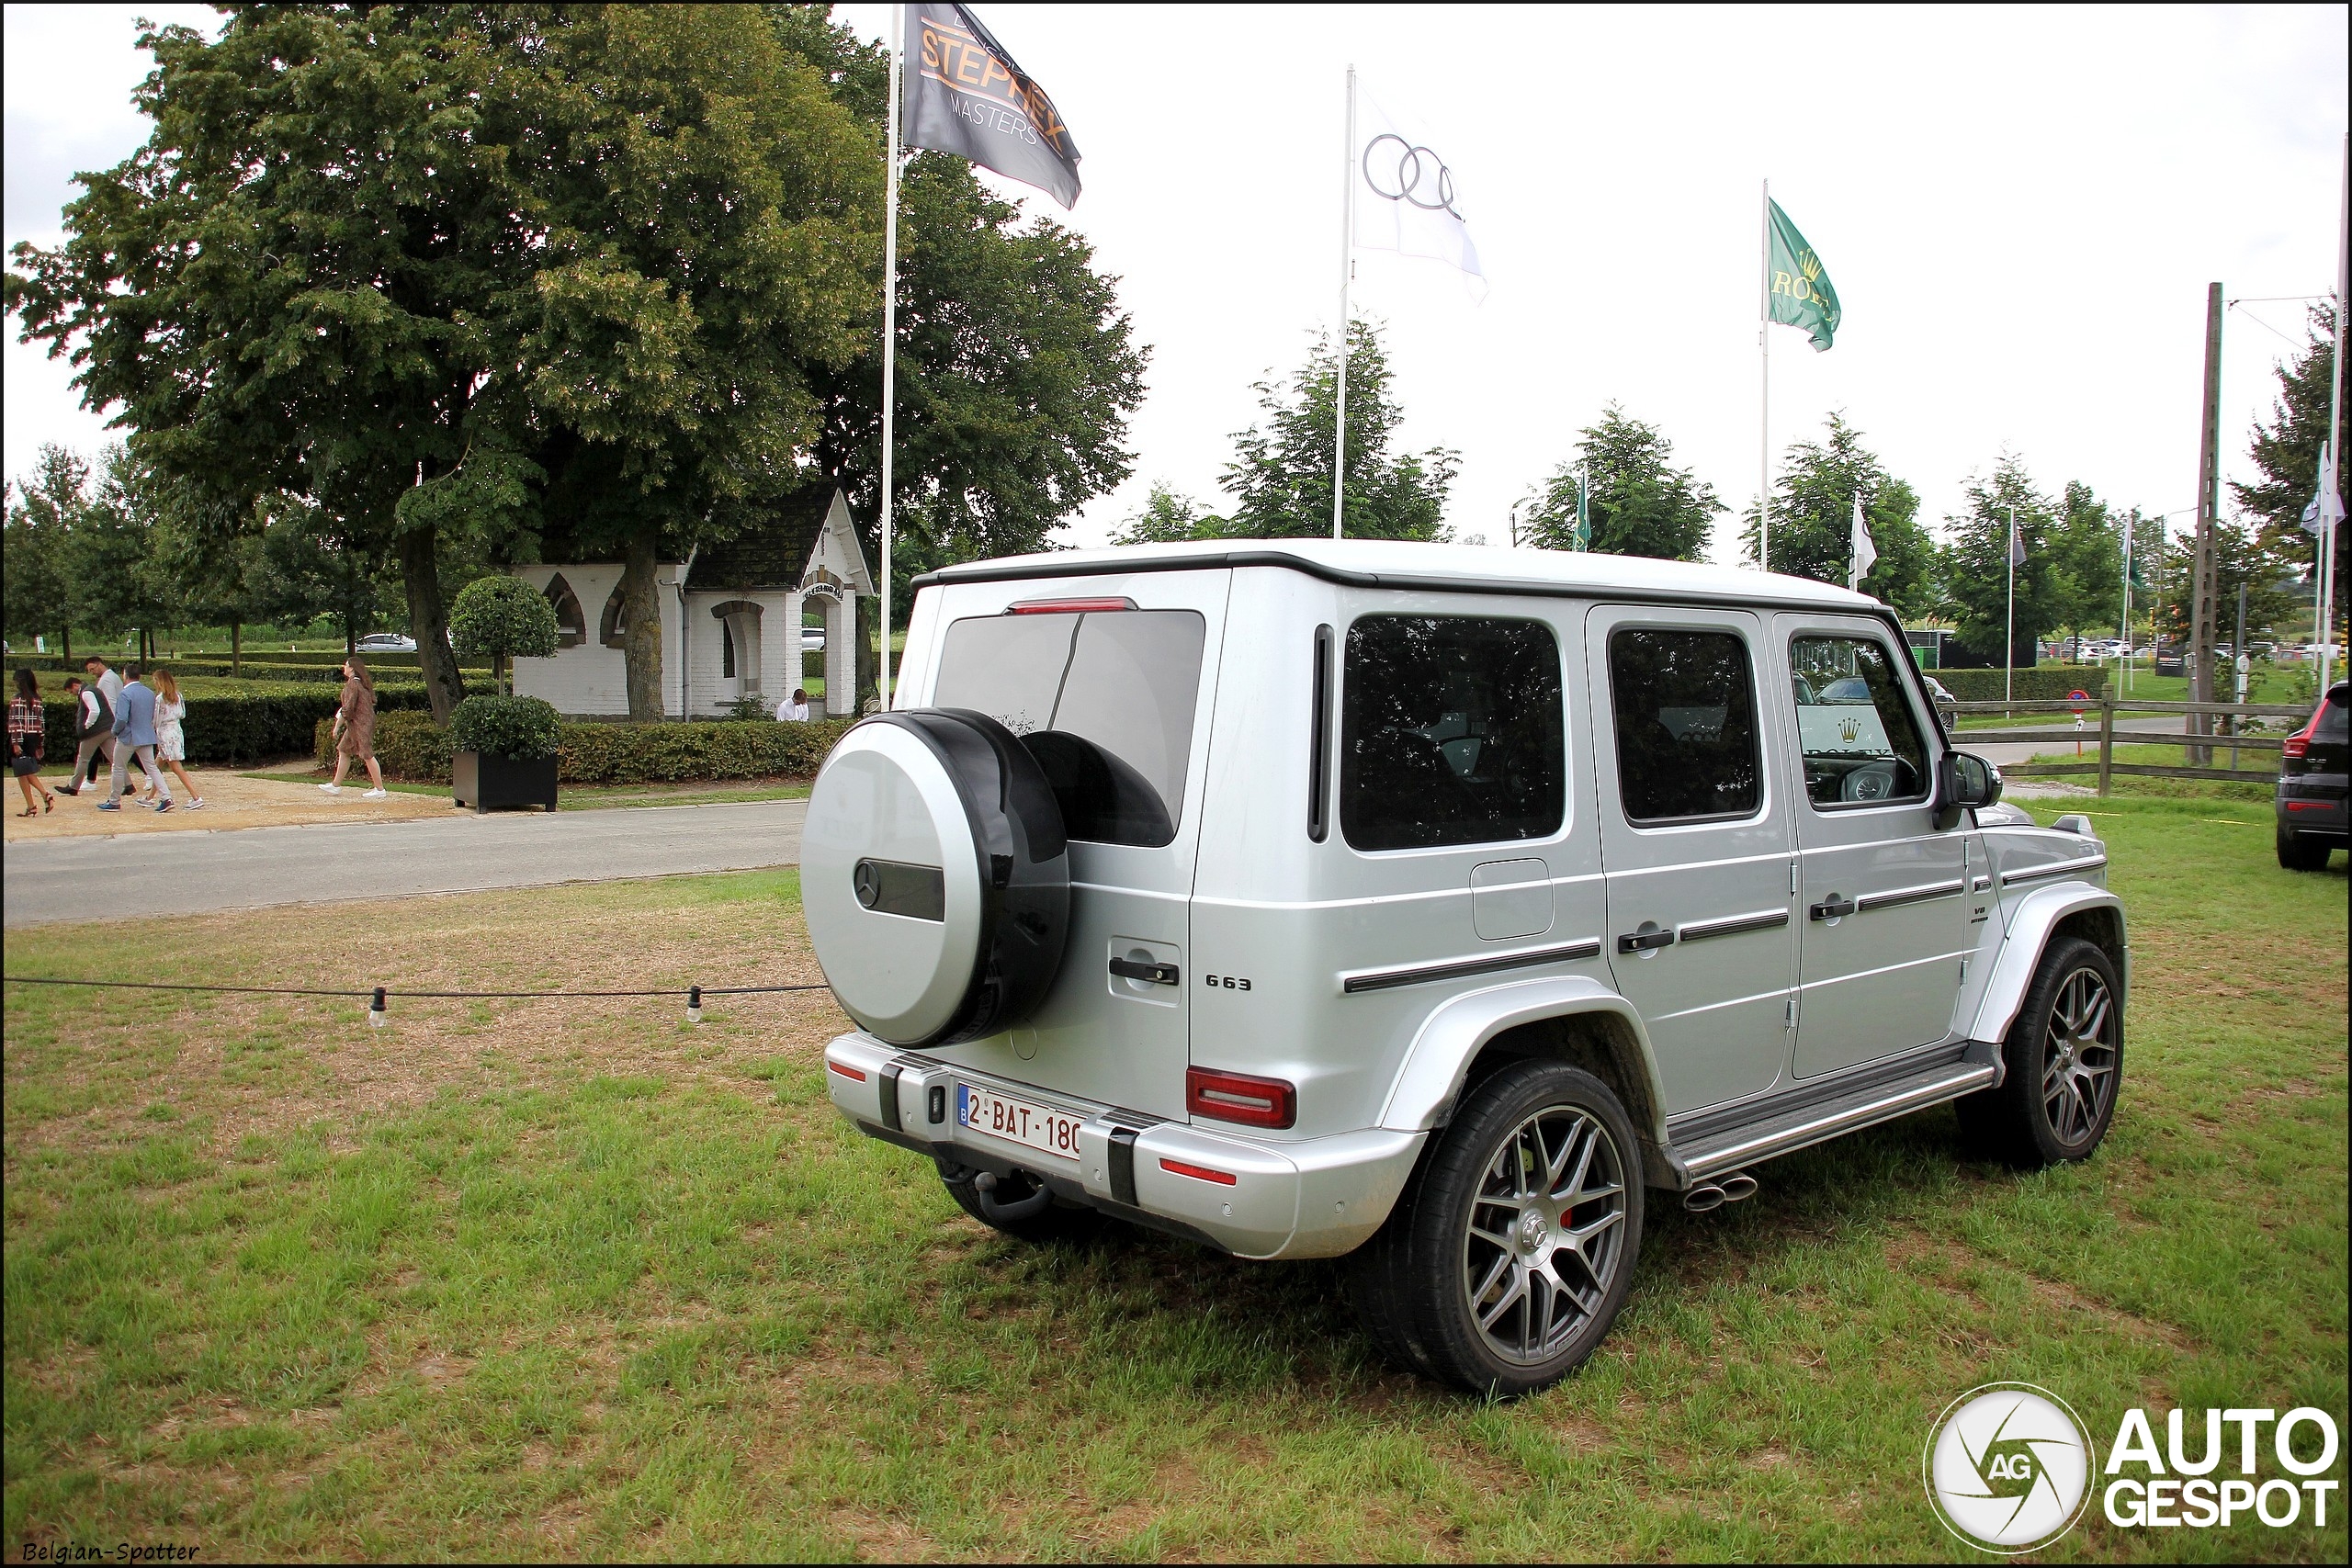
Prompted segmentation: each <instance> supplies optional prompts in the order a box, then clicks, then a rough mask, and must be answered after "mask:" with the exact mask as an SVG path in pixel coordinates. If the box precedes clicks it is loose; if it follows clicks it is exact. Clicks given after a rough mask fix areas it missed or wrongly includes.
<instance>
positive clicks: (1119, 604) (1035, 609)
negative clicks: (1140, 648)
mask: <svg viewBox="0 0 2352 1568" xmlns="http://www.w3.org/2000/svg"><path fill="white" fill-rule="evenodd" d="M1135 607H1136V602H1135V601H1134V600H1132V599H1023V600H1022V601H1021V602H1020V603H1019V604H1008V605H1007V606H1005V611H1004V613H1005V614H1006V615H1108V614H1110V613H1111V612H1112V611H1114V610H1132V609H1134V608H1135Z"/></svg>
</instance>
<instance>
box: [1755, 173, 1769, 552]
mask: <svg viewBox="0 0 2352 1568" xmlns="http://www.w3.org/2000/svg"><path fill="white" fill-rule="evenodd" d="M1760 233H1761V240H1760V256H1759V259H1758V263H1757V275H1758V276H1757V283H1758V292H1757V300H1758V311H1757V313H1758V316H1759V318H1760V319H1761V322H1762V324H1761V325H1759V326H1758V328H1757V329H1756V334H1757V339H1758V342H1760V343H1761V344H1763V345H1764V355H1763V356H1764V410H1763V415H1762V418H1761V421H1760V423H1758V428H1757V434H1756V445H1757V461H1756V472H1757V480H1756V569H1757V570H1758V571H1770V570H1772V565H1771V561H1772V182H1771V181H1770V180H1769V179H1768V180H1766V181H1765V182H1764V213H1763V223H1762V226H1761V230H1760Z"/></svg>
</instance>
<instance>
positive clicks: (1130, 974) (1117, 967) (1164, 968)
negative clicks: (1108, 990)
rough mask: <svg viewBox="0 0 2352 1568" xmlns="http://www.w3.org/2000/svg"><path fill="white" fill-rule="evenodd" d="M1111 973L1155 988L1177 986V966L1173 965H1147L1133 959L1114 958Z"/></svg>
mask: <svg viewBox="0 0 2352 1568" xmlns="http://www.w3.org/2000/svg"><path fill="white" fill-rule="evenodd" d="M1111 973H1112V974H1114V975H1116V976H1118V977H1119V978H1120V979H1122V980H1142V981H1145V982H1147V983H1148V984H1150V985H1154V986H1172V985H1174V984H1176V965H1174V964H1145V963H1142V962H1140V961H1139V960H1136V959H1133V958H1114V959H1113V960H1111Z"/></svg>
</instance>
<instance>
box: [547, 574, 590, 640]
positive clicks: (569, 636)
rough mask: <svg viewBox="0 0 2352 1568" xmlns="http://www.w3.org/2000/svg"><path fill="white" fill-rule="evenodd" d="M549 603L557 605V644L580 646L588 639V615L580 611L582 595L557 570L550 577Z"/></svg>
mask: <svg viewBox="0 0 2352 1568" xmlns="http://www.w3.org/2000/svg"><path fill="white" fill-rule="evenodd" d="M547 596H548V604H552V605H554V606H555V645H556V647H558V648H578V647H579V646H580V645H581V644H582V643H583V642H586V641H587V640H588V617H587V616H586V615H582V614H581V613H580V595H578V594H577V593H574V592H572V591H571V584H570V583H569V582H566V581H564V580H563V573H561V572H560V571H559V572H557V573H556V574H555V575H554V576H553V577H551V578H549V579H548V586H547Z"/></svg>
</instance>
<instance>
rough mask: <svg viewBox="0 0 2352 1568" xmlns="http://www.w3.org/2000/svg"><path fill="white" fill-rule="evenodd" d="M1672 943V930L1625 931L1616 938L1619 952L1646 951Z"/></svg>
mask: <svg viewBox="0 0 2352 1568" xmlns="http://www.w3.org/2000/svg"><path fill="white" fill-rule="evenodd" d="M1673 945H1674V932H1673V931H1627V932H1625V933H1624V934H1623V936H1620V937H1619V938H1618V939H1617V951H1618V952H1620V953H1647V952H1649V951H1650V950H1651V949H1653V948H1659V947H1672V946H1673Z"/></svg>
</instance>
